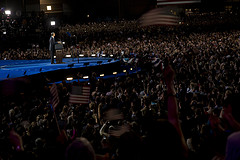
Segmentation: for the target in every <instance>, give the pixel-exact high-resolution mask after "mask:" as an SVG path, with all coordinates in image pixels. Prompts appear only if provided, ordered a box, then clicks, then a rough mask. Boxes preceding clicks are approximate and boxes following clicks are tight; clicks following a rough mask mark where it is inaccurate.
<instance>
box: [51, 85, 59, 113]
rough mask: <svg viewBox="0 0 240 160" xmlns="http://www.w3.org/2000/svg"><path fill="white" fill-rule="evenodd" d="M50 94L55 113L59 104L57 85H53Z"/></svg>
mask: <svg viewBox="0 0 240 160" xmlns="http://www.w3.org/2000/svg"><path fill="white" fill-rule="evenodd" d="M50 93H51V97H52V108H53V111H55V108H56V107H57V105H58V104H59V96H58V90H57V85H56V84H55V83H53V85H52V87H51V89H50Z"/></svg>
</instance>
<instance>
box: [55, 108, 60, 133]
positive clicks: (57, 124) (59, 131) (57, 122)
mask: <svg viewBox="0 0 240 160" xmlns="http://www.w3.org/2000/svg"><path fill="white" fill-rule="evenodd" d="M53 116H54V119H55V121H56V124H57V128H58V133H59V135H60V134H61V131H60V127H59V124H58V121H57V116H56V113H55V111H53Z"/></svg>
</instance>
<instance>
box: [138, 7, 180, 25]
mask: <svg viewBox="0 0 240 160" xmlns="http://www.w3.org/2000/svg"><path fill="white" fill-rule="evenodd" d="M139 20H140V24H141V26H150V25H178V21H179V18H178V17H177V16H175V15H173V14H170V13H168V12H167V9H165V8H155V9H152V10H150V11H149V12H147V13H145V14H143V15H142V16H141V17H140V19H139Z"/></svg>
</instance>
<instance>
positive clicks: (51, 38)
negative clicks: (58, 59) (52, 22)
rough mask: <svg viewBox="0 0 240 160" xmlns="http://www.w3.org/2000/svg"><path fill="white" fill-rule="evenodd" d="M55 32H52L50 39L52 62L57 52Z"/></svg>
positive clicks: (52, 62)
mask: <svg viewBox="0 0 240 160" xmlns="http://www.w3.org/2000/svg"><path fill="white" fill-rule="evenodd" d="M54 37H55V33H54V32H52V33H51V37H50V39H49V51H50V57H51V64H54V53H55V44H56V43H55V38H54Z"/></svg>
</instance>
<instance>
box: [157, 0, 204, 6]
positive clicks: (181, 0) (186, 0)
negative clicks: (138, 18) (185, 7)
mask: <svg viewBox="0 0 240 160" xmlns="http://www.w3.org/2000/svg"><path fill="white" fill-rule="evenodd" d="M200 2H201V0H157V5H158V6H161V5H178V4H191V3H200Z"/></svg>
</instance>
